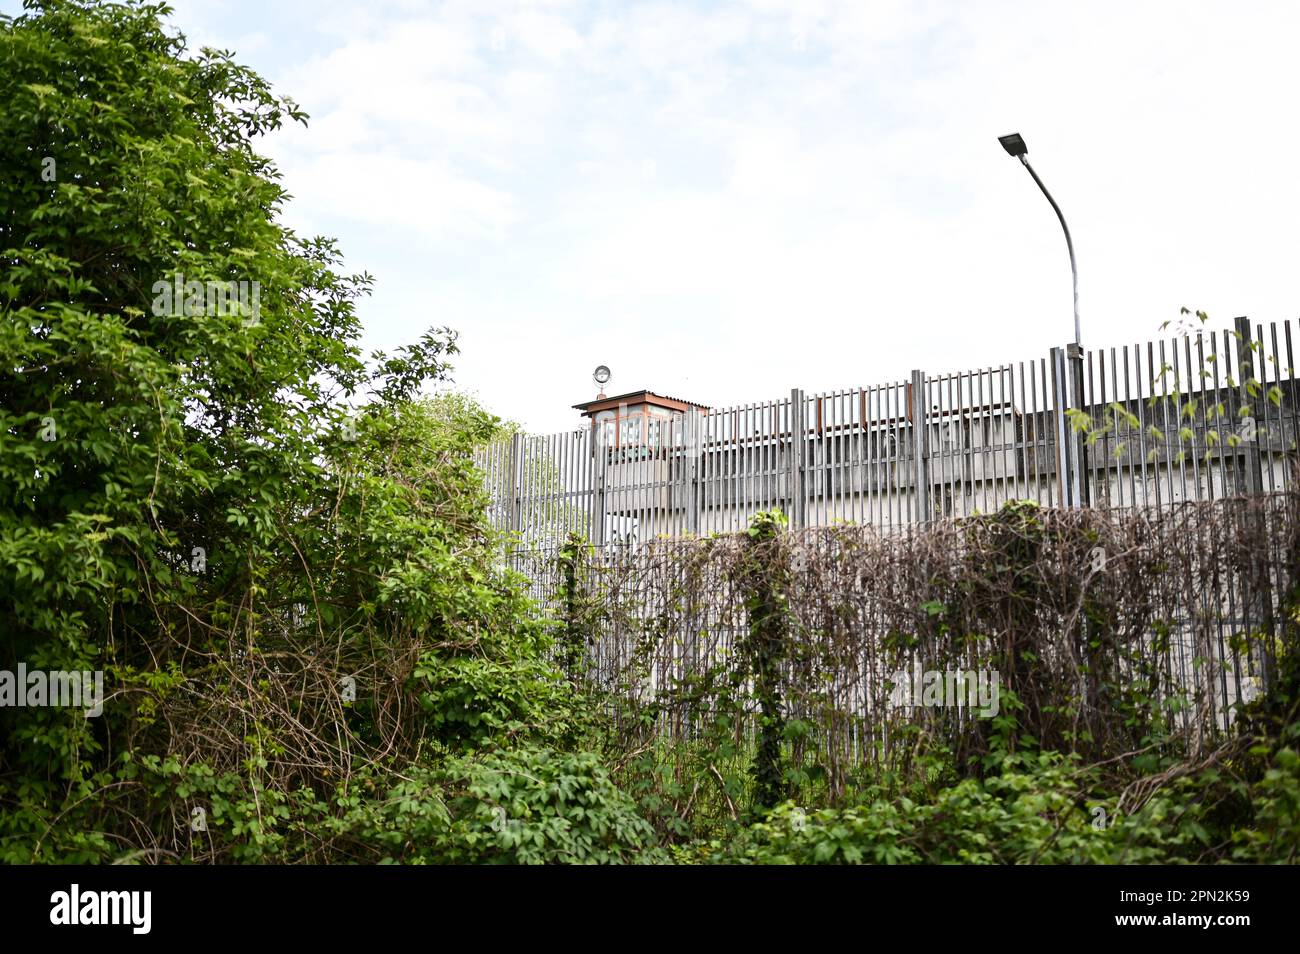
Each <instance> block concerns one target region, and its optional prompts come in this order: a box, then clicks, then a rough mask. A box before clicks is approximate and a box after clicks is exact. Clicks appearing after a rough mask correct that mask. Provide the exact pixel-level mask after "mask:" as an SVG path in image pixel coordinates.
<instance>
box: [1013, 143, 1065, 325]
mask: <svg viewBox="0 0 1300 954" xmlns="http://www.w3.org/2000/svg"><path fill="white" fill-rule="evenodd" d="M998 142H1000V143H1002V148H1003V149H1005V150H1006V151H1007V154H1008V155H1010V156H1014V157H1015V158H1016V159H1019V160H1020V162H1021V163H1022V164H1023V165H1024V167H1025V168H1026V169H1028V170H1029V174H1030V175H1031V176H1033V177H1034V181H1035V182H1036V183H1038V188H1040V189H1042V190H1043V195H1045V196H1047V201H1048V202H1050V203H1052V211H1054V212H1055V213H1056V217H1057V218H1058V219H1060V221H1061V229H1062V231H1064V232H1065V247H1066V248H1067V249H1069V252H1070V277H1071V278H1072V279H1073V281H1074V344H1075V346H1076V348H1077V347H1080V346H1081V339H1080V333H1079V269H1078V266H1076V265H1075V263H1074V241H1073V240H1072V239H1071V238H1070V227H1069V226H1068V225H1066V224H1065V216H1064V215H1062V214H1061V207H1060V206H1059V205H1057V204H1056V200H1055V199H1053V198H1052V193H1050V192H1048V191H1047V186H1045V185H1043V180H1042V179H1040V178H1038V173H1037V172H1035V171H1034V167H1033V166H1031V165H1030V164H1029V147H1028V146H1026V145H1025V140H1024V139H1023V138H1022V137H1021V135H1020V133H1011V134H1010V135H1009V136H999V137H998Z"/></svg>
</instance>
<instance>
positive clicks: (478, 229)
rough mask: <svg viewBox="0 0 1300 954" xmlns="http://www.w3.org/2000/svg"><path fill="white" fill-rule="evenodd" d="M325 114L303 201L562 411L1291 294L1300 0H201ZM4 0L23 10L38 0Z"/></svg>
mask: <svg viewBox="0 0 1300 954" xmlns="http://www.w3.org/2000/svg"><path fill="white" fill-rule="evenodd" d="M173 3H174V5H175V6H176V8H177V13H176V16H175V23H176V24H177V25H178V26H179V27H180V28H181V29H182V30H183V31H184V32H186V33H187V34H188V35H189V36H190V37H191V40H192V41H194V42H195V43H196V44H197V43H210V44H214V45H220V46H223V47H227V48H231V49H234V50H235V51H236V52H237V53H238V58H239V59H240V60H241V61H243V62H245V63H247V64H249V65H251V66H253V67H254V68H256V69H258V70H259V71H260V72H262V73H263V75H265V76H266V77H267V78H268V79H270V80H272V81H273V82H274V84H275V85H276V87H277V89H278V91H279V92H281V93H284V94H288V95H290V96H292V97H294V98H295V99H296V100H297V101H298V102H299V103H300V104H302V106H303V107H304V108H305V109H306V110H307V111H308V112H309V113H310V114H311V116H312V120H311V123H310V126H309V128H308V129H307V130H305V131H304V130H301V129H295V130H292V131H290V132H287V133H283V134H277V135H275V136H273V137H271V138H269V139H267V140H265V141H264V142H263V148H264V151H266V152H267V153H268V154H270V155H272V156H273V157H275V158H276V159H277V161H278V162H279V164H280V167H281V170H282V172H283V174H284V178H285V182H286V184H287V187H288V189H289V191H290V192H291V193H293V194H294V196H295V197H296V198H295V200H294V201H293V202H292V203H291V204H290V207H289V210H288V213H287V220H288V223H289V224H290V225H291V226H293V227H295V228H299V229H300V230H303V231H308V232H312V233H317V232H319V233H324V234H328V235H333V236H335V237H337V238H338V239H339V240H340V243H341V246H342V248H343V250H344V252H345V254H346V255H347V258H348V263H349V266H350V269H351V270H355V271H361V270H366V271H370V272H371V273H372V274H374V275H375V277H376V280H377V288H376V293H375V295H374V296H373V297H371V298H370V299H368V300H365V301H363V302H362V303H361V305H360V314H361V316H362V320H363V323H364V325H365V327H366V341H365V344H366V346H367V347H368V348H373V347H382V348H388V349H391V348H394V347H396V346H398V345H400V344H402V343H404V342H408V341H412V340H414V339H415V338H416V337H417V336H418V335H419V333H420V332H421V331H422V330H423V329H424V328H425V327H427V326H429V325H432V324H449V325H451V326H453V327H455V328H458V329H459V330H460V331H461V332H462V346H463V349H464V354H463V355H462V356H461V357H460V359H459V361H458V371H457V375H456V377H457V383H458V385H459V386H460V387H462V388H463V389H465V390H469V391H472V392H475V393H477V395H478V396H479V397H480V399H481V400H482V401H483V402H484V403H485V404H486V405H487V406H488V407H489V408H490V409H492V410H493V411H495V412H496V413H499V414H501V415H503V416H506V417H510V418H514V419H516V420H520V421H522V422H523V423H524V424H525V425H527V426H528V427H529V428H530V429H532V430H535V431H537V432H549V431H556V430H561V429H568V428H571V427H573V425H574V424H575V423H576V412H574V411H572V410H570V407H569V406H570V405H571V404H573V403H575V402H577V401H581V400H586V399H588V398H590V397H592V396H594V393H595V388H594V387H593V385H592V383H591V377H590V374H591V369H592V368H593V367H594V366H595V365H597V364H600V363H604V364H608V365H609V366H610V367H611V368H612V369H613V374H614V379H613V381H612V382H611V385H610V388H611V391H610V393H620V392H624V391H630V390H634V389H639V388H642V387H648V388H652V389H654V390H658V391H660V392H662V393H667V394H672V395H676V396H679V397H685V398H688V399H693V400H697V401H700V402H702V403H707V404H712V405H714V406H719V405H725V404H731V403H737V402H741V401H752V400H759V399H763V398H771V397H776V396H780V395H783V394H788V393H789V389H790V388H791V387H796V386H797V387H803V388H805V389H807V390H809V391H821V390H829V389H832V388H842V387H852V386H858V385H864V384H873V383H881V382H886V381H896V380H902V379H903V378H905V377H906V376H907V374H908V372H909V371H910V370H911V369H912V368H920V369H923V370H927V371H935V372H938V371H951V370H957V369H962V368H968V367H976V366H985V365H990V364H995V363H999V362H1002V361H1006V360H1011V359H1022V358H1036V357H1039V356H1042V355H1045V353H1046V351H1047V349H1048V348H1049V347H1050V346H1052V345H1058V344H1064V343H1065V342H1066V341H1067V340H1069V339H1070V338H1071V337H1072V335H1073V329H1072V319H1071V305H1070V273H1069V264H1068V259H1067V257H1066V251H1065V243H1064V240H1063V238H1062V236H1061V232H1060V228H1059V226H1058V225H1057V222H1056V220H1055V217H1054V216H1053V214H1052V211H1051V208H1050V207H1049V206H1048V204H1047V202H1046V201H1045V200H1044V199H1043V197H1042V195H1041V194H1040V193H1039V192H1038V190H1037V188H1036V187H1035V186H1034V184H1033V182H1032V180H1031V179H1030V178H1029V176H1028V174H1027V173H1026V172H1025V170H1024V169H1022V168H1021V167H1020V165H1019V163H1017V162H1016V161H1015V160H1013V159H1011V158H1010V157H1008V156H1007V155H1006V154H1005V153H1004V152H1003V151H1002V149H1001V148H1000V146H999V145H998V142H997V136H999V135H1001V134H1003V133H1007V132H1011V131H1013V130H1018V131H1019V132H1021V133H1022V134H1023V135H1024V137H1025V139H1026V141H1027V142H1028V144H1029V150H1030V160H1031V161H1032V162H1033V163H1034V166H1035V168H1036V169H1037V170H1038V172H1039V174H1040V175H1042V176H1043V178H1044V180H1045V181H1046V183H1047V185H1048V186H1049V188H1051V189H1052V191H1053V193H1054V195H1055V196H1056V198H1057V200H1058V201H1059V202H1060V203H1061V205H1062V207H1063V209H1064V211H1065V215H1066V217H1067V219H1068V220H1069V222H1070V226H1071V229H1072V231H1073V233H1074V239H1075V248H1076V250H1077V252H1078V256H1079V268H1080V298H1081V309H1082V313H1083V335H1084V342H1085V344H1087V345H1115V344H1123V343H1133V342H1135V341H1139V340H1142V341H1145V340H1147V339H1148V338H1150V337H1152V336H1154V335H1156V334H1158V329H1159V326H1160V324H1161V323H1162V322H1163V321H1165V320H1168V319H1174V318H1176V317H1177V314H1178V309H1179V306H1182V305H1186V306H1188V307H1190V308H1193V309H1195V308H1201V309H1205V310H1206V311H1208V312H1209V313H1210V316H1211V319H1212V323H1213V324H1214V325H1215V326H1226V325H1228V324H1230V322H1231V319H1232V317H1233V316H1234V315H1237V314H1248V315H1250V316H1251V317H1252V318H1254V319H1255V320H1257V321H1270V320H1281V319H1285V318H1293V317H1296V316H1297V312H1298V311H1300V309H1297V307H1296V305H1297V300H1298V298H1300V288H1298V287H1297V284H1298V282H1297V276H1298V270H1297V262H1298V261H1300V254H1298V253H1300V231H1298V230H1297V222H1298V221H1300V177H1297V175H1296V172H1295V169H1296V167H1297V145H1298V144H1300V124H1297V122H1296V114H1297V112H1298V111H1300V109H1298V103H1300V55H1298V53H1297V46H1296V44H1297V39H1298V38H1300V4H1295V3H1283V2H1275V3H1259V2H1245V0H1238V2H1219V3H1193V2H1179V3H1142V2H1132V0H1130V2H1124V3H1096V2H1090V3H1079V2H1069V3H1055V2H1043V0H1037V2H1028V3H1021V2H1005V3H1002V2H979V3H957V2H950V3H926V2H910V3H902V2H876V0H859V2H844V3H839V2H832V0H825V2H822V0H803V2H794V3H784V2H776V0H749V2H736V3H724V4H706V3H691V4H660V3H635V4H633V3H627V4H624V3H610V2H591V3H581V2H566V0H554V2H548V0H533V2H520V0H513V2H495V0H472V2H448V3H441V4H440V3H422V2H400V0H399V2H363V3H357V2H354V0H347V2H335V0H324V2H321V0H303V2H298V0H292V2H280V0H259V2H257V3H251V2H243V0H239V2H225V0H221V2H217V0H173ZM10 5H11V4H8V3H7V4H6V6H10Z"/></svg>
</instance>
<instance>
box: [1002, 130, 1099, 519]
mask: <svg viewBox="0 0 1300 954" xmlns="http://www.w3.org/2000/svg"><path fill="white" fill-rule="evenodd" d="M998 142H1000V143H1002V148H1003V149H1005V150H1006V151H1007V155H1009V156H1012V157H1014V158H1016V159H1019V160H1020V163H1021V165H1023V166H1024V167H1025V168H1026V169H1028V170H1029V174H1030V175H1031V176H1033V177H1034V182H1036V183H1037V184H1038V188H1039V189H1041V190H1042V192H1043V195H1045V196H1046V197H1047V201H1048V202H1050V203H1051V204H1052V211H1053V212H1055V213H1056V217H1057V219H1058V220H1060V223H1061V230H1062V231H1063V232H1065V247H1066V248H1067V249H1068V250H1069V252H1070V278H1071V280H1072V281H1073V283H1074V346H1073V347H1072V348H1067V349H1066V351H1067V353H1068V357H1069V360H1070V378H1071V381H1070V384H1071V387H1070V392H1071V393H1070V400H1069V403H1071V404H1073V405H1074V406H1075V407H1076V408H1082V407H1083V344H1082V342H1081V334H1080V330H1079V268H1078V266H1077V265H1076V264H1075V261H1074V240H1073V239H1071V238H1070V227H1069V226H1068V225H1066V224H1065V216H1064V215H1063V214H1062V213H1061V207H1060V206H1059V205H1057V204H1056V200H1055V199H1053V198H1052V193H1050V192H1048V191H1047V186H1045V185H1043V180H1042V179H1040V178H1038V173H1037V172H1035V171H1034V167H1033V166H1031V165H1030V164H1029V147H1028V146H1026V145H1025V140H1024V138H1023V137H1022V136H1021V135H1020V133H1011V134H1010V135H1007V136H999V137H998ZM1053 350H1055V349H1053ZM1060 397H1061V398H1064V395H1063V394H1062V395H1060ZM1068 437H1069V435H1068V434H1067V432H1066V426H1065V416H1064V415H1063V414H1058V415H1057V435H1056V439H1057V444H1058V446H1059V447H1060V451H1059V454H1060V457H1059V458H1058V459H1059V460H1060V462H1061V465H1062V466H1064V467H1065V468H1066V470H1067V471H1068V472H1069V473H1070V480H1069V483H1068V485H1063V487H1062V489H1063V491H1065V501H1064V502H1065V503H1066V505H1067V506H1075V507H1078V506H1082V505H1083V503H1084V501H1085V500H1087V499H1088V496H1089V493H1088V473H1087V453H1088V451H1087V447H1086V445H1085V443H1084V441H1083V440H1082V438H1077V439H1075V440H1074V441H1069V440H1068Z"/></svg>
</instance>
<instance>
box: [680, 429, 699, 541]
mask: <svg viewBox="0 0 1300 954" xmlns="http://www.w3.org/2000/svg"><path fill="white" fill-rule="evenodd" d="M682 424H683V427H684V428H685V430H686V433H685V435H684V438H685V442H686V448H685V451H684V456H683V460H682V463H683V465H684V466H683V467H682V473H683V475H684V476H683V479H684V480H685V482H686V488H685V489H686V493H685V495H684V496H685V499H684V500H683V506H684V507H685V509H686V532H687V533H690V534H694V535H696V536H698V535H699V533H700V483H699V481H700V449H701V448H700V431H701V430H702V428H701V421H700V412H699V410H697V409H696V408H693V407H692V408H687V409H686V414H685V416H684V417H683V418H682Z"/></svg>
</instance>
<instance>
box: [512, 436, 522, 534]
mask: <svg viewBox="0 0 1300 954" xmlns="http://www.w3.org/2000/svg"><path fill="white" fill-rule="evenodd" d="M523 449H524V437H523V435H522V434H515V435H514V436H513V437H511V439H510V532H511V533H518V532H519V525H520V523H521V522H522V516H523V496H522V493H521V491H520V487H519V478H520V471H521V470H522V468H521V467H520V466H519V465H520V459H521V458H522V456H523Z"/></svg>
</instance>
